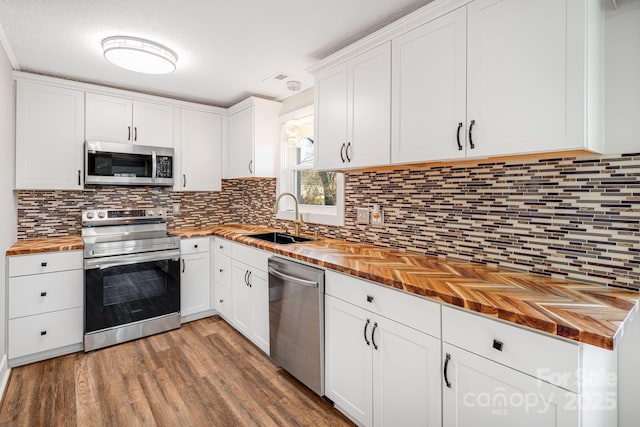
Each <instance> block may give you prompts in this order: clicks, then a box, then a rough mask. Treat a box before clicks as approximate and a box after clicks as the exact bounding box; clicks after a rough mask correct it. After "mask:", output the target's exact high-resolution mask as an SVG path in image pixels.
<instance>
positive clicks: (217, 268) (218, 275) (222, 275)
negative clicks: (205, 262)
mask: <svg viewBox="0 0 640 427" xmlns="http://www.w3.org/2000/svg"><path fill="white" fill-rule="evenodd" d="M213 277H214V283H219V284H221V285H222V286H226V287H230V286H231V258H229V257H228V256H225V255H216V258H215V264H214V271H213Z"/></svg>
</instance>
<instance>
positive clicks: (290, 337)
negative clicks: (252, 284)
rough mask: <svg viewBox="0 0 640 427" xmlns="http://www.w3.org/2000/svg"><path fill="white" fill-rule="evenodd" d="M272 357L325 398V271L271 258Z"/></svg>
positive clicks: (270, 333)
mask: <svg viewBox="0 0 640 427" xmlns="http://www.w3.org/2000/svg"><path fill="white" fill-rule="evenodd" d="M269 338H270V347H271V358H272V359H273V360H274V361H275V362H276V363H277V364H278V365H280V366H281V367H282V368H283V369H284V370H286V371H287V372H289V373H290V374H291V375H293V376H294V377H296V378H297V379H298V380H299V381H300V382H301V383H303V384H304V385H306V386H307V387H309V388H310V389H311V390H313V391H314V392H316V393H317V394H319V395H320V396H324V271H323V270H321V269H319V268H314V267H310V266H307V265H303V264H299V263H297V262H293V261H289V260H286V259H283V258H278V257H271V258H269Z"/></svg>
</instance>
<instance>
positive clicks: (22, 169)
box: [15, 81, 84, 190]
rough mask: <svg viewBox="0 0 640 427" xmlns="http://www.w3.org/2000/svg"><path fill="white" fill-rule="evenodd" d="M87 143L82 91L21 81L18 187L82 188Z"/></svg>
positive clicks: (48, 188)
mask: <svg viewBox="0 0 640 427" xmlns="http://www.w3.org/2000/svg"><path fill="white" fill-rule="evenodd" d="M83 142H84V93H83V92H80V91H76V90H70V89H62V88H58V87H54V86H47V85H42V84H37V83H30V82H23V81H18V82H17V97H16V183H15V184H16V188H17V189H34V190H79V189H82V179H81V177H82V170H83V157H84V155H83Z"/></svg>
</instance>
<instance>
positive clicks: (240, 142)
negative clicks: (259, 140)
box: [229, 107, 255, 179]
mask: <svg viewBox="0 0 640 427" xmlns="http://www.w3.org/2000/svg"><path fill="white" fill-rule="evenodd" d="M253 125H254V108H253V107H249V108H246V109H244V110H241V111H238V112H237V113H234V114H232V115H231V117H230V118H229V178H230V179H233V178H248V177H252V176H253V172H254V170H255V169H254V167H253V160H254V159H253V149H254V127H253Z"/></svg>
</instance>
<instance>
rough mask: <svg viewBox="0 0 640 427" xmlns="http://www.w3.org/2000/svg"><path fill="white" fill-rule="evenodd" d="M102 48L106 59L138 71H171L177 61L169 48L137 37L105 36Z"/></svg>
mask: <svg viewBox="0 0 640 427" xmlns="http://www.w3.org/2000/svg"><path fill="white" fill-rule="evenodd" d="M102 50H103V52H104V57H105V59H106V60H107V61H109V62H111V63H112V64H114V65H117V66H118V67H121V68H125V69H127V70H131V71H136V72H138V73H145V74H168V73H172V72H173V71H175V69H176V62H177V61H178V55H176V53H175V52H174V51H172V50H171V49H169V48H167V47H165V46H162V45H161V44H158V43H155V42H152V41H150V40H145V39H140V38H137V37H128V36H115V37H107V38H106V39H104V40H102Z"/></svg>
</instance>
